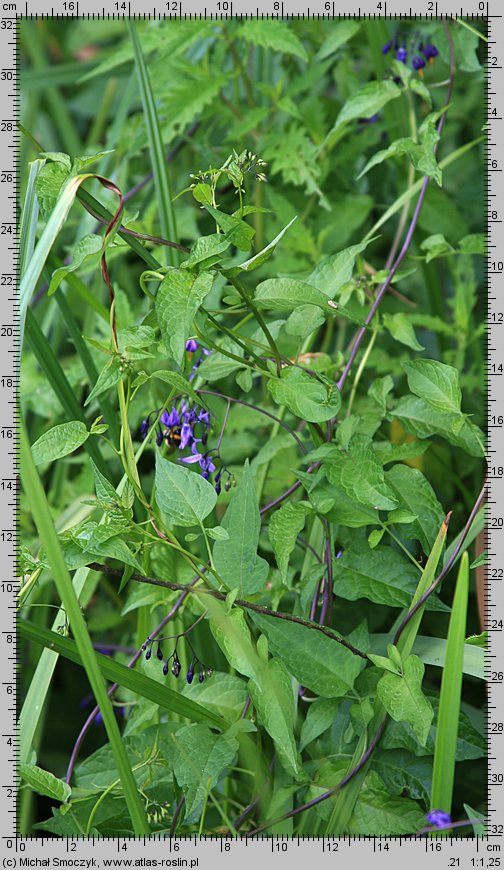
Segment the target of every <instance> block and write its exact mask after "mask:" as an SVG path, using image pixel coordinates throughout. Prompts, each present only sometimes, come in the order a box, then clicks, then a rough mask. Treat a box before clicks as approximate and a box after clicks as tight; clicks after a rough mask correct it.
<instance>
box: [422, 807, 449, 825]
mask: <svg viewBox="0 0 504 870" xmlns="http://www.w3.org/2000/svg"><path fill="white" fill-rule="evenodd" d="M426 819H427V821H428V822H429V824H430V825H435V826H436V827H437V828H443V827H445V825H451V816H450V814H449V813H445V812H444V811H443V810H431V811H430V812H429V813H427V815H426Z"/></svg>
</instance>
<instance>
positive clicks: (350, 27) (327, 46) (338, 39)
mask: <svg viewBox="0 0 504 870" xmlns="http://www.w3.org/2000/svg"><path fill="white" fill-rule="evenodd" d="M359 28H360V21H333V22H332V26H331V29H330V32H329V34H328V35H327V37H326V39H325V40H324V42H323V43H322V45H321V47H320V48H319V50H318V52H317V54H316V56H315V60H317V61H321V60H324V59H325V58H326V57H329V55H330V54H334V52H335V51H337V50H338V48H339V47H340V46H341V45H344V44H345V43H346V42H349V41H350V40H351V39H352V37H353V36H355V34H356V33H357V32H358V30H359Z"/></svg>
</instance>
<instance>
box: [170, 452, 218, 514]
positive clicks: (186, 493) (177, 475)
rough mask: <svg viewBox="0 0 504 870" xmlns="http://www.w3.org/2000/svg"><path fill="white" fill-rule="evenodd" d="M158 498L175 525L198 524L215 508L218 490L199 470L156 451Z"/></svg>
mask: <svg viewBox="0 0 504 870" xmlns="http://www.w3.org/2000/svg"><path fill="white" fill-rule="evenodd" d="M156 501H157V503H158V505H159V507H160V508H161V510H162V511H163V513H164V514H165V516H166V518H167V519H168V520H169V522H170V523H173V525H174V526H185V527H188V526H196V525H200V524H201V523H202V522H203V520H204V519H205V517H207V516H208V514H209V513H211V511H212V510H213V509H214V507H215V504H216V501H217V493H216V492H215V489H214V487H213V486H212V484H211V483H209V482H208V480H205V479H204V478H203V477H201V475H200V474H197V473H196V472H193V471H190V470H189V469H188V468H185V467H184V466H183V465H179V464H178V463H177V462H170V461H169V460H168V459H163V457H162V456H160V455H159V453H156Z"/></svg>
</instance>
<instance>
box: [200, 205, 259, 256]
mask: <svg viewBox="0 0 504 870" xmlns="http://www.w3.org/2000/svg"><path fill="white" fill-rule="evenodd" d="M204 207H205V208H206V210H207V212H208V213H209V214H211V215H212V217H213V219H214V220H215V222H216V224H218V225H219V226H220V227H221V229H223V230H224V232H225V233H226V235H227V236H228V237H229V238H230V239H231V241H232V243H233V245H235V247H237V248H238V249H239V250H240V251H248V250H249V248H250V245H251V244H252V239H253V238H254V235H255V230H254V228H253V227H251V226H250V224H248V223H246V221H242V220H240V219H239V218H236V217H233V215H230V214H226V213H225V212H223V211H219V209H217V208H213V207H212V206H211V205H206V203H204Z"/></svg>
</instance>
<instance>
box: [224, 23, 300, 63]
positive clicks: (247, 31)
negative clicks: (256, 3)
mask: <svg viewBox="0 0 504 870" xmlns="http://www.w3.org/2000/svg"><path fill="white" fill-rule="evenodd" d="M237 36H238V37H239V38H241V39H245V40H246V41H247V42H251V43H252V44H253V45H262V46H264V47H265V48H270V49H272V50H273V51H276V52H280V53H281V54H293V55H295V56H296V57H300V58H301V59H302V60H305V61H307V60H308V56H307V54H306V50H305V48H304V46H303V43H302V42H301V41H300V39H298V37H297V36H296V34H295V33H294V31H293V29H292V27H291V25H290V24H289V23H287V22H284V21H275V20H274V19H269V20H268V21H262V20H261V19H258V18H255V19H252V20H251V21H247V22H246V23H245V24H243V25H242V27H240V28H239V30H238V32H237Z"/></svg>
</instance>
